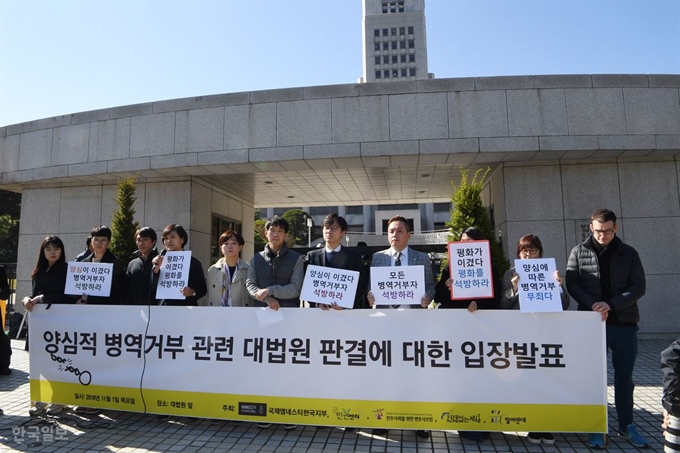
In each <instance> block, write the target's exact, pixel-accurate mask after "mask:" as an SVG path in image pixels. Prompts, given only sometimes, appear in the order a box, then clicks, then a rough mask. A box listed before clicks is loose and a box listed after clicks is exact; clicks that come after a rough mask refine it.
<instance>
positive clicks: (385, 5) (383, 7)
mask: <svg viewBox="0 0 680 453" xmlns="http://www.w3.org/2000/svg"><path fill="white" fill-rule="evenodd" d="M382 12H383V14H387V3H383V4H382Z"/></svg>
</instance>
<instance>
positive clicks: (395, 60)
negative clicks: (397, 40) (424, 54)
mask: <svg viewBox="0 0 680 453" xmlns="http://www.w3.org/2000/svg"><path fill="white" fill-rule="evenodd" d="M398 60H399V57H398V56H397V55H392V64H397V63H398V62H399V61H398Z"/></svg>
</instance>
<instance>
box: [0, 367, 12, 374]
mask: <svg viewBox="0 0 680 453" xmlns="http://www.w3.org/2000/svg"><path fill="white" fill-rule="evenodd" d="M10 374H12V370H11V369H9V368H5V369H4V370H0V376H9V375H10Z"/></svg>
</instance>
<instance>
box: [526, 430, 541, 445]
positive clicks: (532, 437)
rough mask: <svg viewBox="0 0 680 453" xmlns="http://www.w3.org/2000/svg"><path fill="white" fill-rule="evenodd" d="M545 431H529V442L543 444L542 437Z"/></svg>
mask: <svg viewBox="0 0 680 453" xmlns="http://www.w3.org/2000/svg"><path fill="white" fill-rule="evenodd" d="M542 434H543V433H529V434H528V435H527V440H528V441H529V443H531V444H534V445H541V438H542V437H543V436H542Z"/></svg>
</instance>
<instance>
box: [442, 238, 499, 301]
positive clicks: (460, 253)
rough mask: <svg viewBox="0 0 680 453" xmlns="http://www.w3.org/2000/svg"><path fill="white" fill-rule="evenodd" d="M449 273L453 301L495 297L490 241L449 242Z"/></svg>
mask: <svg viewBox="0 0 680 453" xmlns="http://www.w3.org/2000/svg"><path fill="white" fill-rule="evenodd" d="M449 271H450V273H451V279H453V284H452V285H451V300H456V299H490V298H493V297H494V293H493V274H492V271H491V251H490V249H489V241H487V240H483V241H464V242H449Z"/></svg>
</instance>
